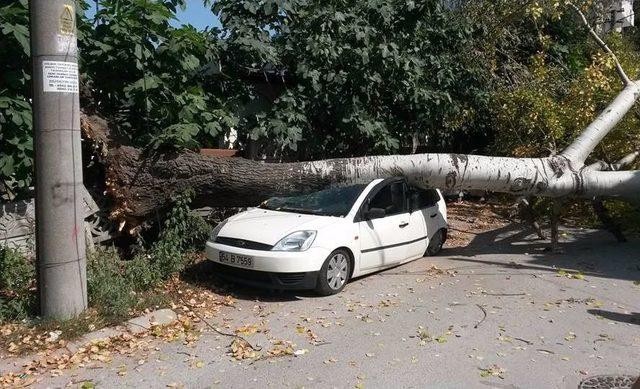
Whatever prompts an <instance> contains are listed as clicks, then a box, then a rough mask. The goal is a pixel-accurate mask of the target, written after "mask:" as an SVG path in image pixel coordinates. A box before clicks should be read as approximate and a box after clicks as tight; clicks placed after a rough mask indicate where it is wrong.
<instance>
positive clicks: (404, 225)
mask: <svg viewBox="0 0 640 389" xmlns="http://www.w3.org/2000/svg"><path fill="white" fill-rule="evenodd" d="M408 225H409V223H407V222H402V223H400V225H398V227H400V228H405V227H406V226H408Z"/></svg>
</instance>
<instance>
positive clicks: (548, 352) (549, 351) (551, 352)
mask: <svg viewBox="0 0 640 389" xmlns="http://www.w3.org/2000/svg"><path fill="white" fill-rule="evenodd" d="M536 351H540V352H543V353H547V354H555V353H554V352H553V351H551V350H546V349H543V348H537V349H536Z"/></svg>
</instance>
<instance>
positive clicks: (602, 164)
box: [586, 150, 640, 171]
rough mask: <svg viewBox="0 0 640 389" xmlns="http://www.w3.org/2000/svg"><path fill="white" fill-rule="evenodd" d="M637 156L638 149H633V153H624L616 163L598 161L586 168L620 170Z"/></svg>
mask: <svg viewBox="0 0 640 389" xmlns="http://www.w3.org/2000/svg"><path fill="white" fill-rule="evenodd" d="M638 156H640V150H638V151H634V152H633V153H629V154H627V155H625V156H624V157H622V158H621V159H620V160H619V161H618V162H616V163H607V162H605V161H598V162H594V163H592V164H591V165H589V166H587V167H586V169H589V170H596V171H609V170H614V171H615V170H620V169H622V168H624V167H626V166H629V165H631V164H632V163H633V162H634V161H635V160H636V159H637V158H638Z"/></svg>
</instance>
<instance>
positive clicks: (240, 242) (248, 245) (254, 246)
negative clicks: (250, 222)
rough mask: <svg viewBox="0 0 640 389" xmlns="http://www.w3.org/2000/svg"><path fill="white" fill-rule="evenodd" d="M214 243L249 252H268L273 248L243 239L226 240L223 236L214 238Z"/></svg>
mask: <svg viewBox="0 0 640 389" xmlns="http://www.w3.org/2000/svg"><path fill="white" fill-rule="evenodd" d="M216 243H220V244H223V245H226V246H232V247H240V248H243V249H250V250H263V251H269V250H271V249H272V248H273V246H271V245H270V244H266V243H260V242H254V241H252V240H245V239H236V238H226V237H224V236H218V237H217V238H216Z"/></svg>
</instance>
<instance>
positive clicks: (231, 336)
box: [179, 296, 262, 351]
mask: <svg viewBox="0 0 640 389" xmlns="http://www.w3.org/2000/svg"><path fill="white" fill-rule="evenodd" d="M179 298H180V301H182V303H183V304H184V305H186V306H188V307H189V308H192V309H191V312H193V314H194V315H196V317H198V319H200V320H202V322H203V323H204V324H206V325H207V326H208V327H209V328H211V329H212V330H214V331H215V332H216V333H218V334H220V335H222V336H228V337H230V338H235V339H240V340H241V341H243V342H245V343H246V344H247V345H248V346H249V348H251V349H252V350H253V351H261V350H262V347H259V346H254V345H252V344H251V343H250V342H249V341H248V340H246V339H245V338H243V337H242V336H240V335H238V334H231V333H228V332H224V331H220V330H219V329H217V328H216V327H214V326H213V325H211V323H209V322H208V321H206V320H205V319H204V318H203V317H202V316H200V314H198V312H196V311H195V310H194V309H193V308H196V307H194V306H193V305H191V304H189V303H187V302H186V301H184V299H183V298H182V296H179Z"/></svg>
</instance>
